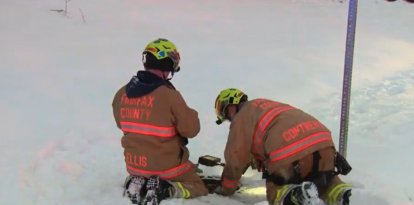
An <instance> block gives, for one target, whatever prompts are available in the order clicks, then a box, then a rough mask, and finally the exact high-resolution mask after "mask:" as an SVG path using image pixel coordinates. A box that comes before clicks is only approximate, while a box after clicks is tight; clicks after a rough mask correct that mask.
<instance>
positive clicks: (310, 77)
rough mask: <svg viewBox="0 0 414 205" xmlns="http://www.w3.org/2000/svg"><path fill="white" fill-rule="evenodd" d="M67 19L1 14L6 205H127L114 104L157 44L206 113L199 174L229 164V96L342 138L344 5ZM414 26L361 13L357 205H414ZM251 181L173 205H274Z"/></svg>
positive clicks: (204, 4) (254, 178) (411, 12)
mask: <svg viewBox="0 0 414 205" xmlns="http://www.w3.org/2000/svg"><path fill="white" fill-rule="evenodd" d="M345 2H346V1H345ZM59 9H65V1H64V0H38V1H30V0H19V1H16V0H2V1H1V7H0V31H1V32H0V33H1V34H0V45H1V47H0V56H1V60H0V74H1V75H0V96H1V100H0V113H1V118H0V130H1V133H2V137H1V142H0V155H1V158H0V165H1V166H0V179H1V183H0V204H19V205H20V204H22V205H29V204H36V205H56V204H59V205H66V204H68V205H73V204H76V205H90V204H100V205H113V204H118V205H121V204H125V205H127V204H129V201H128V200H127V199H125V198H122V197H121V194H122V188H121V186H122V184H123V180H124V178H125V176H126V172H125V168H124V163H123V155H122V148H121V145H120V135H121V134H120V131H119V130H117V128H116V126H115V123H114V121H113V118H112V110H111V102H112V98H113V95H114V93H115V92H116V90H117V89H118V88H119V87H120V86H122V85H123V84H124V83H126V82H127V81H129V79H130V77H131V76H132V75H134V73H135V72H136V71H137V70H138V69H141V68H142V66H141V62H140V53H141V52H142V49H143V48H144V46H145V45H146V44H147V43H148V41H150V40H153V39H155V38H158V37H165V38H168V39H170V40H172V41H173V42H174V43H175V44H176V45H177V47H178V49H179V50H180V53H181V56H182V63H181V65H182V66H181V68H182V71H181V72H180V73H178V74H177V75H176V76H174V79H173V83H174V84H175V85H176V87H177V88H178V89H179V90H180V91H181V93H182V94H183V96H184V97H185V99H186V101H187V103H188V104H189V105H190V106H192V107H194V108H195V109H197V110H198V111H199V116H200V120H201V123H202V130H201V132H200V134H199V136H197V137H196V138H195V139H194V140H191V141H190V144H189V148H190V150H191V151H192V152H191V158H192V159H193V161H195V160H196V159H197V158H198V156H200V155H204V154H210V155H216V156H219V157H222V152H223V149H224V143H225V141H226V134H227V133H226V132H227V129H228V126H227V125H226V124H225V125H222V126H216V125H215V123H214V121H215V116H214V108H213V107H214V105H213V103H214V99H215V97H216V95H217V93H218V92H219V91H220V90H221V89H223V88H227V87H238V88H240V89H242V90H244V91H246V92H247V93H248V94H249V97H250V98H251V99H253V98H257V97H266V98H271V99H275V100H280V101H284V102H287V103H290V104H292V105H295V106H298V107H300V108H302V109H303V110H305V111H308V112H309V113H311V114H313V115H315V116H316V117H318V118H319V119H320V120H321V121H323V122H324V123H325V124H326V125H327V126H329V127H330V128H331V130H332V132H333V134H334V135H335V136H338V135H339V114H340V97H341V89H342V75H343V61H344V51H345V32H346V23H347V22H346V21H347V11H348V4H347V3H339V1H336V0H284V1H268V0H257V1H248V0H227V1H220V0H211V1H202V0H175V1H162V0H151V1H149V0H148V1H138V0H120V1H115V0H99V1H98V0H89V1H80V0H71V1H69V2H68V7H67V11H68V12H67V14H66V15H65V14H64V12H57V11H52V10H59ZM413 20H414V5H413V4H408V3H403V2H402V1H397V2H394V3H388V2H386V1H381V0H363V1H359V15H358V25H357V35H356V47H355V59H354V77H353V87H352V100H351V113H350V127H349V148H348V159H349V161H350V163H351V164H352V165H353V168H354V170H353V172H352V173H351V174H350V175H349V176H347V177H345V179H346V180H347V181H349V182H351V183H353V184H354V185H355V187H356V189H355V190H354V191H353V198H352V202H351V203H352V204H353V205H413V204H414V185H413V182H414V175H413V174H412V172H413V168H414V163H413V160H412V157H410V156H411V155H412V154H411V153H413V152H414V148H413V144H414V138H413V137H412V134H411V133H412V126H413V124H414V58H413V57H412V55H413V53H414V36H413V33H414V26H413V24H412V22H413ZM335 140H336V142H337V141H338V139H337V138H336V139H335ZM209 171H210V172H211V173H220V170H209ZM242 180H243V184H245V187H243V189H242V190H241V192H242V193H238V194H236V195H235V196H233V197H231V198H226V197H222V196H217V195H209V196H205V197H201V198H198V199H193V200H185V201H183V200H178V199H175V200H167V201H165V202H163V204H166V205H174V204H196V205H198V204H200V205H204V204H234V205H237V204H259V205H265V204H267V202H265V195H264V194H265V191H264V187H263V182H262V181H261V179H260V175H259V174H257V173H255V172H254V171H251V172H249V173H247V174H246V175H245V177H244V178H243V179H242Z"/></svg>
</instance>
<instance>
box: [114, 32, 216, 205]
mask: <svg viewBox="0 0 414 205" xmlns="http://www.w3.org/2000/svg"><path fill="white" fill-rule="evenodd" d="M179 60H180V56H179V53H178V51H177V49H176V47H175V45H174V44H173V43H172V42H170V41H168V40H166V39H157V40H155V41H152V42H150V43H149V44H148V45H147V46H146V48H145V50H144V52H143V63H144V67H145V70H142V71H138V73H137V75H136V76H134V77H133V78H132V79H131V80H130V82H129V83H128V84H126V85H125V86H123V87H122V88H120V89H119V90H118V92H117V93H116V94H115V97H114V99H113V103H112V106H113V114H114V117H115V121H116V124H117V126H118V128H120V129H121V130H122V132H123V137H122V147H123V148H124V157H125V163H126V170H127V172H128V173H129V174H130V176H128V177H127V179H126V181H125V187H124V188H125V192H124V194H125V195H127V196H128V197H129V198H130V199H131V201H132V203H133V204H158V203H160V201H161V200H163V199H164V198H168V197H175V198H193V197H197V196H202V195H206V194H207V193H208V192H207V189H206V188H205V186H204V183H203V182H202V180H201V179H200V178H199V176H198V175H197V174H196V172H195V165H194V164H193V163H192V162H191V161H189V151H188V149H187V148H186V144H187V142H188V141H187V140H188V138H193V137H195V136H196V135H197V134H198V132H199V130H200V121H199V118H198V113H197V112H196V111H195V110H193V109H191V108H190V107H188V106H187V104H186V102H185V101H184V99H183V97H182V96H181V94H180V93H179V92H178V91H177V90H176V89H175V88H174V86H173V85H172V84H171V83H170V81H169V80H170V78H169V76H170V75H171V76H172V75H173V74H174V73H175V72H177V71H179V69H180V67H179Z"/></svg>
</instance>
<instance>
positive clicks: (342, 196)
mask: <svg viewBox="0 0 414 205" xmlns="http://www.w3.org/2000/svg"><path fill="white" fill-rule="evenodd" d="M351 188H352V186H351V185H350V184H345V183H341V184H337V185H335V186H334V187H332V188H331V189H329V191H328V199H327V203H328V205H349V197H350V196H351Z"/></svg>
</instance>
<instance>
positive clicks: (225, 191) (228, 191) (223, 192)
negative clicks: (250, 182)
mask: <svg viewBox="0 0 414 205" xmlns="http://www.w3.org/2000/svg"><path fill="white" fill-rule="evenodd" d="M234 191H235V190H234ZM234 191H233V190H231V189H227V188H224V187H222V186H221V185H219V186H218V187H216V189H215V190H214V193H216V194H219V195H223V196H230V195H232V194H234Z"/></svg>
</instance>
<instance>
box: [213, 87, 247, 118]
mask: <svg viewBox="0 0 414 205" xmlns="http://www.w3.org/2000/svg"><path fill="white" fill-rule="evenodd" d="M246 101H247V95H246V94H244V92H243V91H241V90H239V89H237V88H227V89H224V90H222V91H221V92H220V94H219V95H218V96H217V98H216V102H215V105H214V108H215V110H216V115H217V121H216V123H217V124H221V123H222V122H224V121H225V120H228V117H227V110H226V109H227V107H228V106H229V105H238V104H240V103H243V102H246Z"/></svg>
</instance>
